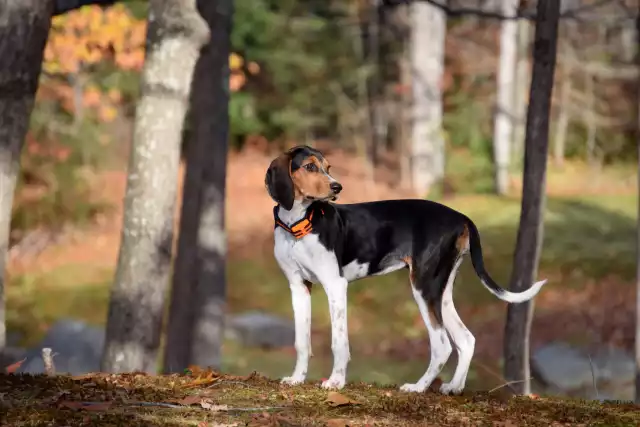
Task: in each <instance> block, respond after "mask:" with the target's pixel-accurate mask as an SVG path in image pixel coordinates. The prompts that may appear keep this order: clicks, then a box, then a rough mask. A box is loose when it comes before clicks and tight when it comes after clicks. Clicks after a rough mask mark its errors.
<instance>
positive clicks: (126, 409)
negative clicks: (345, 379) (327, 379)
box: [0, 373, 640, 427]
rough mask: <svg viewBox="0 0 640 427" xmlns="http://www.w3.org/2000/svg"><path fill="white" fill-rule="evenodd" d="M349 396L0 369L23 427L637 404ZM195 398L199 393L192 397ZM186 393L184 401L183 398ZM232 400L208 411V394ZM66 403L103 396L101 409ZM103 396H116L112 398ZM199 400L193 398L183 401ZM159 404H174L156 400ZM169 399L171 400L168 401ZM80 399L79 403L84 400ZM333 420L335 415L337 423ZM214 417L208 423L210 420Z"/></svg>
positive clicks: (351, 418) (614, 416) (587, 413)
mask: <svg viewBox="0 0 640 427" xmlns="http://www.w3.org/2000/svg"><path fill="white" fill-rule="evenodd" d="M340 393H341V394H343V395H345V396H347V397H348V398H350V399H352V400H354V401H356V402H358V404H355V405H353V404H350V405H344V406H337V407H334V406H332V405H330V404H329V403H328V402H327V401H326V400H327V398H328V392H327V391H326V390H323V389H321V388H320V387H318V384H305V385H301V386H295V387H290V386H284V385H281V384H279V383H278V382H277V381H274V380H270V379H268V378H265V377H263V376H260V375H257V374H252V375H250V376H248V377H233V376H225V375H218V374H217V373H210V374H209V376H208V377H207V376H206V375H205V376H202V375H201V376H199V377H196V378H194V376H193V375H170V376H149V375H144V374H123V375H107V374H95V375H87V376H83V377H79V378H71V377H68V376H57V377H46V376H26V375H0V396H1V399H0V414H2V415H0V424H2V425H10V426H15V427H20V426H45V425H46V426H49V425H66V426H87V425H91V426H120V425H122V426H125V425H126V426H188V425H193V426H198V425H199V426H204V425H209V426H212V425H220V424H222V425H225V424H226V425H238V426H242V425H256V426H257V425H281V426H285V425H289V426H325V425H331V424H333V425H346V424H345V423H342V424H340V423H339V421H337V420H343V421H346V422H348V425H366V424H369V425H393V426H418V425H420V426H460V425H468V424H476V425H503V426H509V425H511V426H515V425H517V426H549V425H607V426H612V425H616V426H627V425H629V426H631V425H638V423H639V422H640V411H639V410H638V409H639V408H638V406H636V405H632V404H615V403H604V404H602V403H598V402H591V401H580V400H569V399H559V398H536V399H533V398H527V397H517V398H507V397H505V396H504V395H501V394H499V393H494V394H489V393H469V394H466V395H464V396H458V397H449V396H442V395H440V394H436V393H433V392H426V393H421V394H408V393H402V392H399V391H398V390H397V387H395V386H377V385H372V384H364V383H354V384H349V385H348V386H347V387H346V388H345V389H344V390H342V391H340ZM187 396H196V397H194V398H192V399H190V401H186V400H183V399H184V398H185V397H187ZM181 400H182V402H181V403H182V404H183V405H179V403H180V401H181ZM201 401H204V402H208V403H209V404H211V405H226V407H227V410H222V411H215V410H211V409H205V408H204V407H203V406H207V405H206V404H205V405H202V404H201V403H200V402H201ZM66 402H103V404H102V405H97V407H95V408H96V409H95V410H86V409H77V408H76V407H74V405H73V404H70V403H66ZM104 402H108V403H107V404H104ZM189 403H191V405H190V406H184V405H186V404H189ZM154 404H160V405H165V406H153V405H154ZM167 404H169V406H170V407H166V405H167ZM76 405H77V404H76ZM331 420H334V421H331ZM203 423H205V424H203Z"/></svg>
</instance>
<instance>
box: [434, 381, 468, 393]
mask: <svg viewBox="0 0 640 427" xmlns="http://www.w3.org/2000/svg"><path fill="white" fill-rule="evenodd" d="M463 388H464V386H463V387H459V386H458V385H456V384H452V383H443V384H442V385H441V386H440V393H442V394H451V395H455V396H457V395H459V394H462V389H463Z"/></svg>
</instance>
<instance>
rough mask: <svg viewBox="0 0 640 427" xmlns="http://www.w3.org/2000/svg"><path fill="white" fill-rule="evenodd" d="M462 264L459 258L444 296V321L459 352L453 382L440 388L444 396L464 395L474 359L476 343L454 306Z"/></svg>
mask: <svg viewBox="0 0 640 427" xmlns="http://www.w3.org/2000/svg"><path fill="white" fill-rule="evenodd" d="M461 263H462V257H459V258H458V260H457V261H456V263H455V265H454V267H453V270H451V274H450V276H449V280H448V281H447V286H446V288H445V290H444V294H443V295H442V320H443V323H444V327H445V329H446V330H447V332H448V333H449V335H450V336H451V340H452V341H453V345H454V346H455V348H456V351H457V352H458V365H457V366H456V370H455V372H454V374H453V378H452V379H451V382H449V383H444V384H442V386H441V387H440V392H441V393H443V394H460V393H462V390H463V389H464V386H465V383H466V380H467V374H468V373H469V365H471V358H472V357H473V350H474V347H475V342H476V340H475V338H474V336H473V334H472V333H471V331H469V329H467V327H466V326H465V325H464V323H462V320H461V319H460V316H459V315H458V312H457V311H456V308H455V307H454V305H453V282H454V281H455V279H456V274H457V272H458V268H459V267H460V264H461Z"/></svg>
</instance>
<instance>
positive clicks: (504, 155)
mask: <svg viewBox="0 0 640 427" xmlns="http://www.w3.org/2000/svg"><path fill="white" fill-rule="evenodd" d="M519 1H520V0H502V8H501V9H502V14H503V15H504V16H507V17H515V16H516V15H517V12H518V4H519ZM517 63H518V23H517V21H516V20H515V19H504V20H503V21H502V24H501V30H500V60H499V65H498V82H497V89H498V95H497V103H496V111H495V122H494V127H493V157H494V163H495V168H496V169H495V185H496V193H497V194H499V195H501V196H504V195H506V194H507V193H508V192H509V160H510V151H511V145H512V144H513V131H514V116H515V113H516V109H515V105H514V102H515V97H514V94H515V89H516V84H515V83H516V66H517Z"/></svg>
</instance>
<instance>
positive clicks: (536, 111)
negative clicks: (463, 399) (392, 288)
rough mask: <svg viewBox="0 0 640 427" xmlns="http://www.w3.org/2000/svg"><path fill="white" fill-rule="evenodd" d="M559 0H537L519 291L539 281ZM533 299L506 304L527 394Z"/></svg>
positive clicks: (508, 373) (512, 365) (512, 377)
mask: <svg viewBox="0 0 640 427" xmlns="http://www.w3.org/2000/svg"><path fill="white" fill-rule="evenodd" d="M559 15H560V2H558V1H557V0H539V1H538V5H537V22H536V29H535V38H534V46H533V73H532V77H531V91H530V94H529V99H530V101H529V108H528V110H527V129H526V137H525V156H524V175H523V188H522V210H521V213H520V227H519V229H518V239H517V242H516V250H515V255H514V258H513V261H514V262H513V272H512V274H511V282H510V283H511V286H510V289H511V291H513V292H521V291H523V290H525V289H527V288H529V286H531V284H532V283H533V282H534V281H535V277H536V275H537V269H538V262H539V259H540V250H541V247H542V235H543V222H542V220H543V212H544V206H545V183H546V170H547V148H548V145H549V112H550V107H551V93H552V91H553V78H554V73H555V65H556V49H557V41H558V20H559ZM532 313H533V301H530V302H525V303H521V304H512V305H509V307H508V308H507V322H506V326H505V334H504V362H505V364H504V374H505V379H506V380H507V381H520V382H518V383H515V384H513V385H512V389H513V390H514V391H515V392H516V393H524V394H529V393H530V392H531V384H530V381H529V377H530V375H529V333H530V330H531V317H532Z"/></svg>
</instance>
